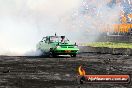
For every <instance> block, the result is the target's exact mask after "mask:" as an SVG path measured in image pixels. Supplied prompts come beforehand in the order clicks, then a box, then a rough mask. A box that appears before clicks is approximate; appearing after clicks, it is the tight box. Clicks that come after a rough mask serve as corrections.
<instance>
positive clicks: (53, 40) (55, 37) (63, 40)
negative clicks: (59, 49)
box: [50, 36, 68, 43]
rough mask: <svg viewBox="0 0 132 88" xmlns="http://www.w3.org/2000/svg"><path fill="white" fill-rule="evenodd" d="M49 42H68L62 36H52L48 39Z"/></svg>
mask: <svg viewBox="0 0 132 88" xmlns="http://www.w3.org/2000/svg"><path fill="white" fill-rule="evenodd" d="M50 42H63V43H66V42H68V39H67V38H63V37H62V36H52V37H50Z"/></svg>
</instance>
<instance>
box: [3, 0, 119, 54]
mask: <svg viewBox="0 0 132 88" xmlns="http://www.w3.org/2000/svg"><path fill="white" fill-rule="evenodd" d="M109 3H110V0H0V13H1V14H0V54H1V55H39V54H40V53H39V52H38V51H36V44H37V43H38V42H39V41H40V40H41V38H42V37H43V36H46V35H54V33H55V32H56V33H57V34H58V35H66V36H67V37H68V38H69V39H70V40H72V41H73V42H74V41H76V42H79V43H80V42H88V41H95V40H96V38H97V37H98V35H100V34H99V33H98V32H97V29H102V28H103V27H104V26H100V25H101V24H113V23H116V22H117V21H118V19H119V14H120V10H121V7H120V4H117V5H115V4H114V5H112V6H111V5H109ZM92 34H96V35H97V36H92Z"/></svg>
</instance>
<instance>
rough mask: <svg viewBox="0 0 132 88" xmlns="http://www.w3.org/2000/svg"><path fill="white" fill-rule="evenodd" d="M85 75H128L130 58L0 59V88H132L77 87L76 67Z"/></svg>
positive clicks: (118, 87) (121, 87) (130, 87)
mask: <svg viewBox="0 0 132 88" xmlns="http://www.w3.org/2000/svg"><path fill="white" fill-rule="evenodd" d="M80 65H82V66H83V68H84V69H85V70H86V73H87V74H131V73H132V56H128V55H111V54H93V53H80V54H78V55H77V57H76V58H71V57H57V58H47V57H22V56H17V57H16V56H0V88H132V83H131V82H130V84H109V83H107V84H104V83H98V84H93V83H90V84H88V83H86V84H82V85H81V84H78V83H77V80H76V79H77V75H78V71H77V70H78V67H79V66H80Z"/></svg>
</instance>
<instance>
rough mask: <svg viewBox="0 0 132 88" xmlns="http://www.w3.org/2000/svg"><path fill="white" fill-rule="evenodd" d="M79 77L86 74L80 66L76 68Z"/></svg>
mask: <svg viewBox="0 0 132 88" xmlns="http://www.w3.org/2000/svg"><path fill="white" fill-rule="evenodd" d="M78 71H79V75H81V76H84V75H85V74H86V72H85V70H84V69H83V68H82V66H79V68H78Z"/></svg>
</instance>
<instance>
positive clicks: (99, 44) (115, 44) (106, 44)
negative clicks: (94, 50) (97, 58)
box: [85, 42, 132, 48]
mask: <svg viewBox="0 0 132 88" xmlns="http://www.w3.org/2000/svg"><path fill="white" fill-rule="evenodd" d="M85 45H86V46H92V47H108V48H132V43H124V42H123V43H121V42H93V43H87V44H85Z"/></svg>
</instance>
